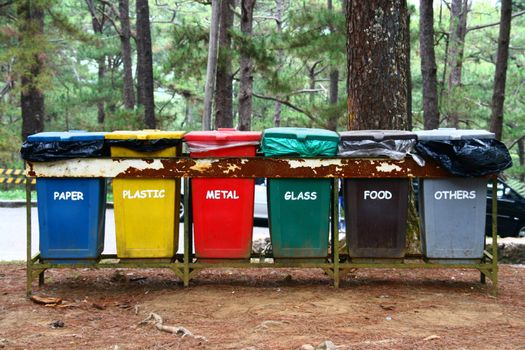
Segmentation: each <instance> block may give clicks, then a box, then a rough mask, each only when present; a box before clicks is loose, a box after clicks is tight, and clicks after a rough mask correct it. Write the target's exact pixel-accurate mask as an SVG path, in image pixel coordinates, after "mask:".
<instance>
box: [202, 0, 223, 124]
mask: <svg viewBox="0 0 525 350" xmlns="http://www.w3.org/2000/svg"><path fill="white" fill-rule="evenodd" d="M220 7H221V0H212V3H211V22H210V37H209V40H208V41H209V43H208V65H207V67H206V85H205V87H204V114H203V116H202V130H210V129H211V112H212V102H213V92H214V90H215V71H216V69H217V51H218V50H217V46H218V37H219V13H220Z"/></svg>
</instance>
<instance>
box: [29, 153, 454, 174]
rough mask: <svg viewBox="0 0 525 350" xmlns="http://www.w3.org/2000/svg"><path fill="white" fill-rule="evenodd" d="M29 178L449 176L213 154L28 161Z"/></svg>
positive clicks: (432, 169) (392, 165)
mask: <svg viewBox="0 0 525 350" xmlns="http://www.w3.org/2000/svg"><path fill="white" fill-rule="evenodd" d="M27 169H28V170H27V174H28V175H29V176H42V177H49V176H71V177H117V178H132V177H140V178H179V177H198V178H205V177H222V178H225V177H232V178H233V177H235V178H242V177H244V178H255V177H267V178H272V177H273V178H371V177H387V178H388V177H421V176H423V177H447V176H450V174H448V173H447V172H446V171H444V170H443V169H442V168H440V167H439V166H437V165H436V164H435V163H431V162H427V165H426V166H424V167H420V166H419V165H417V164H416V163H415V162H414V161H413V160H412V159H408V158H407V159H405V160H404V161H395V160H384V159H382V160H377V159H355V158H323V159H312V158H308V159H302V158H264V157H253V158H214V159H204V158H203V159H193V158H187V157H181V158H166V159H148V160H143V159H85V160H75V161H66V162H62V163H59V164H53V163H42V164H40V163H39V164H35V165H34V167H33V164H30V163H29V164H28V166H27Z"/></svg>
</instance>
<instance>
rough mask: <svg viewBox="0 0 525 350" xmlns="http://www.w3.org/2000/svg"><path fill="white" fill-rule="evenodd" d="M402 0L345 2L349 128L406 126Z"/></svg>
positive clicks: (406, 40) (404, 8)
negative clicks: (346, 4)
mask: <svg viewBox="0 0 525 350" xmlns="http://www.w3.org/2000/svg"><path fill="white" fill-rule="evenodd" d="M407 18H408V16H407V4H406V0H371V1H360V0H352V1H349V4H348V6H347V33H348V37H347V38H348V41H347V53H348V80H347V91H348V115H349V120H348V128H349V129H350V130H363V129H402V130H403V129H407V127H408V101H407V75H408V74H409V72H407V71H406V70H407V67H408V63H407V59H408V57H407V55H406V53H407V47H406V46H407V45H409V37H408V36H407V33H408V30H407V26H408V23H407Z"/></svg>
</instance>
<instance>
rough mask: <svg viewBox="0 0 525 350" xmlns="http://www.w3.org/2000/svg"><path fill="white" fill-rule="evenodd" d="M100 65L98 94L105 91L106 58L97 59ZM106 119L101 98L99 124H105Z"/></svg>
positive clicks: (98, 103) (98, 107)
mask: <svg viewBox="0 0 525 350" xmlns="http://www.w3.org/2000/svg"><path fill="white" fill-rule="evenodd" d="M97 64H98V93H99V94H100V93H101V92H102V91H104V77H105V76H106V57H105V56H104V57H100V58H98V59H97ZM105 119H106V111H105V108H104V99H103V98H102V97H101V96H99V98H98V101H97V122H98V123H99V124H104V120H105Z"/></svg>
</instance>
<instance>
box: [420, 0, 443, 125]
mask: <svg viewBox="0 0 525 350" xmlns="http://www.w3.org/2000/svg"><path fill="white" fill-rule="evenodd" d="M419 11H420V15H419V47H420V57H421V77H422V79H423V120H424V127H425V129H427V130H428V129H437V128H438V127H439V110H438V94H437V65H436V54H435V52H434V8H433V0H420V2H419Z"/></svg>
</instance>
